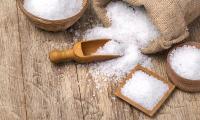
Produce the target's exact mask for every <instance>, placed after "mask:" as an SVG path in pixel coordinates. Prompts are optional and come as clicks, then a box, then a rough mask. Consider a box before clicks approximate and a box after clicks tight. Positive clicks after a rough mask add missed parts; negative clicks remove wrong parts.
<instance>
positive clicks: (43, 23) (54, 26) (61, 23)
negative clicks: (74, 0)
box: [17, 0, 88, 32]
mask: <svg viewBox="0 0 200 120" xmlns="http://www.w3.org/2000/svg"><path fill="white" fill-rule="evenodd" d="M23 2H24V0H17V4H18V6H19V8H20V9H21V11H22V12H23V13H24V14H25V16H26V17H27V18H28V19H29V20H30V21H31V22H32V23H34V24H35V26H37V27H38V28H41V29H43V30H46V31H52V32H57V31H64V30H66V29H67V28H69V27H70V26H72V25H73V24H74V23H75V22H76V21H78V20H79V19H80V17H81V16H82V15H83V14H84V12H85V10H86V8H87V6H88V0H83V5H82V6H83V7H82V9H81V10H80V12H79V13H77V14H75V15H74V16H72V17H69V18H66V19H61V20H47V19H44V18H40V17H37V16H35V15H33V14H31V13H30V12H28V11H27V10H26V9H25V8H24V6H23Z"/></svg>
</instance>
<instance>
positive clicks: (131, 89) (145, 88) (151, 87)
mask: <svg viewBox="0 0 200 120" xmlns="http://www.w3.org/2000/svg"><path fill="white" fill-rule="evenodd" d="M168 90H169V86H168V85H167V84H165V83H164V82H163V81H161V80H158V79H157V78H155V77H153V76H151V75H149V74H146V73H144V72H143V71H136V72H135V73H134V74H133V76H132V78H131V79H130V80H128V81H127V82H126V84H125V85H124V86H123V88H122V89H121V93H122V94H123V95H124V96H126V97H128V98H129V99H131V100H133V101H134V102H136V103H138V104H139V105H141V106H143V107H144V108H146V109H148V110H152V109H153V108H154V107H155V106H156V105H157V104H158V102H159V101H160V100H161V99H162V97H163V96H164V94H165V93H166V92H167V91H168Z"/></svg>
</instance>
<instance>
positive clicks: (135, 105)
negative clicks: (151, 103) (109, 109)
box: [115, 65, 175, 117]
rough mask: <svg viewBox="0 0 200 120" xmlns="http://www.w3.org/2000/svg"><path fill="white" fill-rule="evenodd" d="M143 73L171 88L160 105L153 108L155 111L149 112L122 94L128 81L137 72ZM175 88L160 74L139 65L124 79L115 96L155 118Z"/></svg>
mask: <svg viewBox="0 0 200 120" xmlns="http://www.w3.org/2000/svg"><path fill="white" fill-rule="evenodd" d="M139 70H141V71H143V72H145V73H147V74H149V75H152V76H153V77H155V78H157V79H158V80H161V81H163V82H164V83H166V84H167V85H168V86H169V90H168V91H167V92H166V93H165V94H164V95H163V97H162V98H161V100H160V101H159V102H158V104H157V105H156V106H155V107H154V108H153V110H148V109H146V108H144V107H143V106H141V105H140V104H138V103H137V102H135V101H133V100H131V99H129V98H128V97H126V96H124V95H123V94H122V93H121V89H122V88H123V86H124V85H125V84H126V82H127V81H128V80H130V79H131V77H132V75H133V74H134V73H135V72H136V71H139ZM174 88H175V86H174V85H173V84H172V83H171V82H169V81H168V80H165V79H164V78H162V77H160V76H159V75H158V74H156V73H154V72H152V71H150V70H148V69H147V68H144V67H142V66H140V65H137V66H136V67H135V68H134V69H133V70H132V71H131V72H130V74H129V75H128V76H127V77H126V78H125V79H124V80H122V82H121V83H120V86H119V87H118V88H117V89H116V91H115V95H116V96H118V97H119V98H121V99H122V100H124V101H126V102H128V103H129V104H131V105H132V106H134V107H136V108H137V109H139V110H141V111H142V112H144V113H145V114H147V115H148V116H151V117H152V116H153V115H154V114H155V113H156V112H157V110H158V109H159V108H160V107H161V105H162V104H163V103H164V102H165V100H166V99H167V98H168V97H169V95H170V94H171V93H172V92H173V90H174Z"/></svg>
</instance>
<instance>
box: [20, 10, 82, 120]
mask: <svg viewBox="0 0 200 120" xmlns="http://www.w3.org/2000/svg"><path fill="white" fill-rule="evenodd" d="M18 13H19V31H20V36H21V45H22V53H21V54H22V59H23V60H22V65H23V74H24V83H25V84H24V87H25V97H26V109H27V118H28V119H30V120H81V119H83V114H82V107H81V101H80V93H79V87H78V81H77V74H76V66H75V65H74V63H70V64H66V65H62V66H56V65H53V64H52V63H51V62H50V61H49V59H48V52H49V51H50V50H52V49H53V48H58V49H59V48H60V49H61V48H63V47H70V46H71V42H70V41H71V36H70V34H68V33H66V34H65V33H64V32H63V33H62V32H60V33H50V32H45V31H42V30H40V29H37V28H35V27H34V25H33V24H31V23H30V22H29V21H28V20H27V19H26V18H25V17H24V15H23V14H22V13H21V11H19V10H18Z"/></svg>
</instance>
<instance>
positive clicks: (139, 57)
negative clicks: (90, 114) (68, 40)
mask: <svg viewBox="0 0 200 120" xmlns="http://www.w3.org/2000/svg"><path fill="white" fill-rule="evenodd" d="M106 9H107V15H108V17H109V18H110V20H111V21H112V25H111V26H110V27H109V28H104V27H102V26H101V25H98V26H97V27H94V28H93V29H90V30H88V31H86V34H85V36H84V37H85V38H86V39H99V38H109V39H111V40H112V41H115V42H117V43H118V44H116V43H115V42H113V43H110V46H112V47H111V49H113V48H118V49H120V53H122V54H123V56H122V57H120V58H117V59H113V60H110V61H106V62H101V63H97V64H92V65H91V67H90V70H89V72H90V73H91V75H92V76H93V78H95V77H97V79H96V80H97V81H96V83H98V82H101V81H108V80H113V79H110V78H112V77H115V80H119V79H121V77H124V75H126V74H127V73H128V72H129V71H130V70H131V69H133V68H134V67H135V66H136V65H137V64H141V65H144V66H148V67H149V66H151V59H150V58H149V57H147V56H146V55H143V54H142V53H141V51H140V48H143V47H145V46H146V45H148V44H149V42H151V40H153V39H154V38H156V37H158V36H159V32H158V31H157V29H156V28H155V26H154V25H153V24H152V23H151V21H150V19H149V18H148V15H147V13H146V12H145V10H144V9H143V8H139V7H130V6H129V5H128V4H125V3H123V2H120V1H118V2H111V3H110V4H109V5H108V6H107V7H106ZM119 46H120V47H119ZM105 49H106V50H105ZM105 49H104V48H103V49H102V51H110V49H109V47H108V48H105ZM111 51H112V50H111ZM108 53H109V52H108ZM99 76H101V77H102V76H105V79H104V78H101V81H98V77H99ZM106 78H107V79H106ZM102 79H104V80H102ZM99 85H100V84H99Z"/></svg>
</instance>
